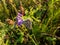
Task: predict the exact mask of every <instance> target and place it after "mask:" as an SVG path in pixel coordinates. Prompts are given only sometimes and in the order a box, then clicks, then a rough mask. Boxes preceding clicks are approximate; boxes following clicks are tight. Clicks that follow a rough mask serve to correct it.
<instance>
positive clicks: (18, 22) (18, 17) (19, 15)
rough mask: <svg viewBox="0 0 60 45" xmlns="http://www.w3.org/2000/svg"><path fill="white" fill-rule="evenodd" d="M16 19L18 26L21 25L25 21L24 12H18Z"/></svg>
mask: <svg viewBox="0 0 60 45" xmlns="http://www.w3.org/2000/svg"><path fill="white" fill-rule="evenodd" d="M16 20H17V24H18V26H20V25H21V24H22V23H23V19H22V14H20V13H18V15H17V17H16Z"/></svg>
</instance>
